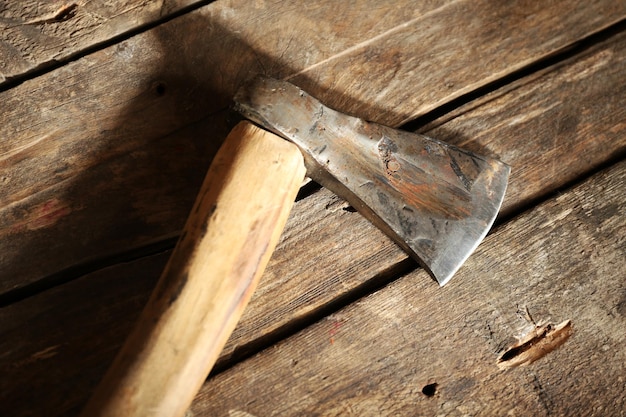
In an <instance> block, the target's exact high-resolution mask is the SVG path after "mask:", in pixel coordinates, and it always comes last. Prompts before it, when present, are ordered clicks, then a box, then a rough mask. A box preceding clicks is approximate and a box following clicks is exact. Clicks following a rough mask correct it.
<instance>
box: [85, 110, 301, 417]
mask: <svg viewBox="0 0 626 417" xmlns="http://www.w3.org/2000/svg"><path fill="white" fill-rule="evenodd" d="M304 175H305V167H304V162H303V160H302V154H301V153H300V151H299V149H298V148H297V147H296V146H295V145H293V144H292V143H290V142H287V141H285V140H284V139H281V138H279V137H278V136H275V135H274V134H272V133H269V132H266V131H264V130H261V129H259V128H257V127H255V126H254V125H252V124H250V123H248V122H241V123H240V124H238V125H237V126H236V127H235V128H234V129H233V130H232V131H231V133H230V134H229V135H228V137H227V139H226V141H225V142H224V144H223V145H222V147H221V149H220V150H219V152H218V154H217V155H216V157H215V159H214V161H213V163H212V165H211V168H210V169H209V172H208V174H207V176H206V178H205V180H204V183H203V185H202V188H201V189H200V193H199V195H198V198H197V200H196V202H195V204H194V206H193V209H192V212H191V215H190V217H189V219H188V220H187V223H186V225H185V228H184V229H183V232H182V235H181V237H180V239H179V241H178V243H177V245H176V248H175V249H174V252H173V254H172V256H171V258H170V260H169V262H168V264H167V266H166V268H165V270H164V272H163V274H162V275H161V278H160V280H159V282H158V284H157V286H156V288H155V290H154V292H153V293H152V295H151V297H150V300H149V301H148V304H147V305H146V307H145V309H144V310H143V312H142V314H141V316H140V318H139V321H138V323H137V325H136V327H135V329H134V330H133V332H132V333H131V335H130V336H129V338H128V339H127V340H126V343H125V344H124V346H123V347H122V349H121V351H120V352H119V353H118V355H117V357H116V358H115V360H114V362H113V364H112V366H111V367H110V368H109V370H108V372H107V373H106V375H105V377H104V379H103V380H102V381H101V383H100V385H99V386H98V388H97V389H96V391H95V393H94V395H93V396H92V397H91V399H90V400H89V402H88V403H87V406H86V407H85V408H84V409H83V412H82V416H84V417H87V416H88V417H95V416H99V417H102V416H110V417H120V416H124V417H137V416H148V415H149V416H164V417H165V416H167V417H172V416H182V415H184V413H185V412H186V410H187V408H188V407H189V405H190V404H191V402H192V400H193V398H194V396H195V395H196V393H197V391H198V390H199V389H200V387H201V385H202V383H203V382H204V381H205V379H206V377H207V376H208V374H209V371H210V370H211V368H212V366H213V364H214V363H215V361H216V360H217V358H218V356H219V353H220V351H221V350H222V348H223V347H224V344H225V343H226V341H227V339H228V337H229V336H230V334H231V332H232V331H233V329H234V327H235V325H236V324H237V321H238V320H239V317H240V316H241V314H242V312H243V309H244V308H245V306H246V304H247V303H248V300H249V299H250V296H251V295H252V292H253V291H254V288H255V287H256V284H257V282H258V280H259V278H260V276H261V274H262V273H263V270H264V269H265V266H266V265H267V262H268V261H269V258H270V255H271V253H272V251H273V250H274V248H275V246H276V244H277V242H278V239H279V237H280V234H281V232H282V229H283V227H284V225H285V222H286V221H287V217H288V215H289V211H290V209H291V207H292V205H293V201H294V200H295V197H296V194H297V192H298V189H299V187H300V185H301V183H302V180H303V179H304Z"/></svg>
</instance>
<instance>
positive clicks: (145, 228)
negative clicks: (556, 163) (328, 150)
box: [0, 0, 626, 293]
mask: <svg viewBox="0 0 626 417" xmlns="http://www.w3.org/2000/svg"><path fill="white" fill-rule="evenodd" d="M469 3H471V2H467V1H457V2H452V3H449V4H443V5H439V4H437V3H425V6H424V7H423V8H418V12H416V15H414V16H413V18H412V19H411V20H409V21H407V22H405V23H403V24H398V23H397V21H394V19H391V20H389V22H390V23H388V25H389V26H390V28H389V29H387V30H386V31H384V32H382V33H380V34H378V35H375V36H374V37H373V38H369V37H368V36H370V35H369V32H368V30H369V29H370V28H371V25H373V24H374V23H373V22H374V21H373V20H371V18H370V20H366V21H367V22H369V24H365V25H363V26H360V25H355V26H353V27H349V28H344V29H343V30H344V31H346V33H351V35H350V36H348V35H346V36H347V38H349V39H358V37H359V36H360V37H361V38H362V39H363V42H362V45H361V44H359V46H358V47H357V48H350V47H347V45H349V44H350V43H343V42H341V41H339V42H338V43H337V45H339V46H340V47H339V49H333V48H329V47H326V46H324V47H322V52H320V53H319V54H315V56H314V57H312V58H311V59H309V57H308V56H304V55H303V54H302V53H301V51H302V50H303V48H304V49H306V50H308V49H310V48H313V47H312V46H311V45H309V44H308V43H307V42H310V41H311V39H312V38H311V36H312V35H310V34H311V33H313V30H314V29H315V26H314V25H312V24H308V25H307V24H305V23H303V22H309V23H311V22H313V21H316V20H317V17H318V16H321V15H322V14H323V13H324V10H325V11H326V13H327V14H329V15H334V14H332V13H330V12H329V10H331V9H332V10H333V12H334V8H333V7H334V6H332V7H331V5H330V4H326V6H325V7H326V9H324V8H314V12H315V13H313V12H309V10H308V9H307V8H301V7H297V8H296V7H293V8H291V9H289V13H286V12H284V9H283V8H282V5H273V6H271V5H269V4H267V5H265V9H261V10H259V11H257V14H258V15H260V16H264V17H265V19H264V21H267V20H272V21H274V22H275V24H276V25H278V26H280V27H281V32H280V34H277V33H276V31H275V30H274V28H273V27H270V26H268V25H264V24H261V23H257V24H256V26H254V25H252V23H253V22H252V20H250V19H243V18H242V19H240V20H237V18H236V17H232V18H231V20H226V21H223V20H221V19H223V18H222V16H224V15H226V16H229V14H228V13H223V9H222V7H223V6H222V2H216V3H212V4H210V5H209V6H206V7H204V8H202V9H199V10H197V11H195V12H193V13H189V14H187V15H185V16H182V17H180V18H177V19H174V20H172V21H170V22H168V23H167V24H164V25H162V26H159V27H157V28H155V29H153V30H150V31H148V32H146V33H144V34H141V35H138V36H135V37H133V38H130V39H128V40H127V41H124V42H120V43H117V44H115V45H112V46H110V47H108V48H105V49H103V50H102V51H99V52H96V53H93V54H90V55H88V56H85V57H84V58H81V59H79V60H77V61H75V62H72V63H69V64H68V65H65V66H63V67H62V68H60V69H59V70H56V71H53V72H51V73H49V74H46V75H44V76H42V77H38V78H36V79H34V80H31V81H28V82H25V83H23V84H22V85H20V86H18V87H16V88H13V89H10V90H8V91H5V92H2V93H1V94H0V98H1V99H2V100H1V101H0V103H2V104H1V106H0V111H1V112H2V114H3V117H5V120H7V121H8V123H6V124H3V125H2V126H0V137H4V138H10V139H9V140H6V141H3V142H2V145H0V152H1V153H2V156H3V159H2V160H1V161H0V172H1V174H0V175H1V178H2V183H3V187H2V189H1V191H2V194H1V195H0V201H1V202H2V207H0V219H1V220H2V223H1V224H2V228H1V230H0V250H1V251H0V253H2V255H1V256H0V262H1V265H0V267H1V268H2V271H3V280H2V281H1V282H0V285H1V286H0V293H4V292H6V291H9V290H12V289H16V288H17V289H19V288H21V287H23V286H25V285H29V284H32V283H36V282H38V281H39V280H41V279H42V278H45V277H48V276H50V275H52V274H58V273H59V271H65V270H68V269H72V268H77V269H79V270H82V269H86V268H85V267H82V266H84V265H85V264H87V265H89V264H90V263H93V262H94V260H96V261H97V260H98V259H107V258H111V257H113V258H115V257H116V255H117V254H119V253H120V252H125V251H128V250H132V249H136V248H138V247H142V246H144V245H147V244H151V243H154V242H158V241H162V240H166V239H171V238H172V237H173V236H175V235H176V234H177V233H178V232H179V231H180V228H181V227H182V223H183V221H184V218H185V216H186V214H187V212H188V210H189V207H190V206H191V203H192V201H193V198H194V196H195V192H196V191H197V188H198V186H199V183H200V181H201V179H202V177H203V175H204V172H206V168H207V166H208V164H209V161H210V159H211V156H212V155H213V154H214V152H215V148H216V147H217V145H218V144H219V142H220V141H221V139H222V138H223V137H224V136H225V133H226V131H227V127H226V123H225V116H223V115H222V116H219V115H216V112H218V111H220V110H221V109H223V108H225V106H227V105H228V103H229V102H230V97H231V96H232V93H233V92H234V90H235V88H236V87H237V85H239V83H240V82H241V81H242V80H244V79H246V78H247V77H250V76H252V75H253V74H254V73H258V72H265V73H269V75H282V76H285V77H287V76H290V75H294V74H299V75H297V76H296V77H295V79H297V80H299V81H301V82H302V83H304V84H305V85H306V86H307V88H308V89H309V90H310V92H311V93H312V94H315V95H319V96H322V97H324V96H328V95H329V94H330V91H331V90H330V89H329V86H327V85H325V84H323V83H320V84H319V85H318V86H317V87H316V86H315V85H314V84H315V83H312V82H311V81H312V80H313V81H314V80H315V77H314V74H316V73H318V72H320V73H321V72H324V71H323V69H324V68H328V70H327V71H330V72H335V73H337V74H343V73H345V71H344V69H343V67H344V66H346V65H356V62H357V61H358V60H360V61H359V62H362V64H361V65H362V66H363V68H364V71H368V70H369V71H370V72H369V74H368V75H363V74H361V75H359V74H360V73H355V77H354V78H355V79H356V78H358V79H360V80H361V81H362V82H363V83H364V84H363V85H365V84H367V85H368V89H367V90H364V89H363V88H362V86H361V87H359V88H356V86H354V85H352V84H351V81H350V82H349V80H347V79H345V78H341V79H340V77H339V76H338V79H337V84H336V85H334V86H333V88H332V91H333V93H332V96H333V97H343V99H342V100H341V101H339V102H336V101H334V100H331V99H330V98H329V97H327V98H329V101H330V104H333V103H334V104H336V105H337V107H339V109H340V110H342V111H346V112H357V111H358V112H361V111H362V114H361V115H362V116H365V117H369V118H372V119H375V120H378V121H380V122H382V123H386V124H394V123H399V122H401V121H402V120H404V119H405V118H406V117H407V114H413V115H417V113H415V112H414V109H415V106H416V103H415V102H413V101H410V100H409V101H406V102H402V103H397V106H396V107H395V108H394V109H393V111H391V112H389V111H387V110H389V109H383V108H381V107H380V104H379V103H382V102H387V101H386V100H387V95H388V94H391V93H392V91H396V92H398V94H401V92H404V91H406V88H405V86H406V85H410V86H411V89H413V90H414V91H417V92H419V94H415V99H416V100H417V99H420V98H419V97H422V98H423V97H428V102H432V103H442V102H445V101H447V100H450V99H453V98H454V97H458V95H459V94H461V93H463V92H466V91H468V90H467V88H465V87H463V86H464V85H471V86H472V87H471V88H477V87H478V86H481V85H484V84H485V83H488V82H490V81H491V80H492V79H493V76H494V75H493V74H499V75H500V76H502V75H504V74H507V73H510V72H511V71H516V70H517V69H519V67H520V65H519V61H520V56H519V54H518V53H517V52H515V53H514V51H517V50H518V49H520V48H521V49H523V50H524V51H525V55H524V56H525V58H524V60H525V62H526V61H528V62H530V61H533V60H537V59H541V58H543V57H545V56H546V55H550V54H552V53H554V52H556V51H559V50H562V49H563V48H566V47H568V46H570V45H572V44H573V43H575V42H576V41H577V40H578V39H580V37H582V36H586V35H588V34H590V33H595V32H597V31H598V30H600V29H601V28H603V27H604V26H606V25H609V24H611V23H612V22H614V21H616V20H619V19H620V18H621V16H624V15H625V14H626V5H624V4H623V3H621V2H617V3H616V2H612V1H607V0H605V1H597V2H589V3H586V6H584V9H576V12H575V13H571V10H570V9H571V7H572V6H571V4H569V3H568V2H565V1H561V2H554V3H551V8H550V13H551V14H553V15H558V16H561V20H560V24H562V25H564V26H562V27H561V26H559V30H558V32H556V33H558V36H556V35H555V32H554V30H555V29H554V25H553V23H554V22H552V21H551V20H549V19H548V20H542V19H538V20H533V19H534V18H533V19H530V21H532V22H534V23H533V25H534V26H532V28H533V36H532V37H529V36H526V35H524V34H522V33H519V32H518V31H514V32H513V33H511V31H510V30H509V29H508V27H499V26H498V25H497V24H496V26H494V27H492V29H491V31H485V28H484V25H482V24H475V25H469V26H468V27H467V29H466V30H464V31H459V32H456V31H455V32H453V33H452V34H450V33H448V32H447V31H446V30H445V27H444V26H446V27H460V26H463V25H464V22H465V20H464V19H465V18H466V17H467V16H468V13H467V7H468V4H469ZM436 6H439V7H436ZM494 7H495V6H494ZM498 7H500V6H498ZM576 7H579V6H576ZM580 7H583V6H580ZM376 10H378V13H379V14H386V13H385V11H386V9H376ZM394 10H395V9H394ZM480 10H483V9H480ZM485 10H492V8H490V7H487V8H485ZM493 10H494V12H495V11H497V8H496V9H493ZM533 10H534V9H529V5H527V4H525V3H523V2H520V3H519V4H517V3H516V4H513V5H509V6H507V9H506V12H504V11H501V12H498V13H507V14H509V15H510V19H514V17H515V16H517V17H515V19H521V17H520V16H526V14H528V13H531V12H532V13H531V14H533V13H540V11H535V12H533ZM544 10H545V7H543V6H542V7H541V13H544ZM464 11H465V12H464ZM583 11H584V12H585V13H583ZM307 13H311V14H310V15H309V14H307ZM541 13H540V15H541ZM391 14H392V15H396V14H397V12H396V13H391ZM349 15H350V16H352V18H351V19H352V20H353V21H355V22H358V21H360V20H359V16H358V15H357V14H349ZM583 15H589V16H593V18H592V19H587V18H584V19H583V18H582V17H581V16H583ZM233 16H237V13H235V14H234V15H233ZM307 16H308V17H307ZM310 16H313V17H310ZM533 16H534V14H533ZM542 16H543V15H542ZM270 18H272V19H270ZM515 19H514V20H509V21H508V23H509V24H513V23H514V22H516V20H515ZM568 19H572V20H571V21H569V20H568ZM253 20H254V19H253ZM349 21H350V19H349ZM524 21H525V20H524ZM234 22H238V24H235V23H234ZM335 22H337V21H336V20H335ZM341 22H342V23H343V20H341ZM393 22H396V23H393ZM444 22H445V25H444ZM488 22H489V19H485V24H491V23H488ZM541 22H544V25H542V23H541ZM394 24H395V26H394ZM251 25H252V26H251ZM242 26H250V28H249V30H250V32H246V33H247V34H246V33H243V32H242V31H239V32H238V30H239V28H241V27H242ZM428 26H434V27H437V28H440V29H439V31H438V32H437V34H433V33H431V32H425V31H423V30H418V29H419V28H423V27H428ZM340 27H342V26H340ZM254 28H256V29H254ZM305 28H309V29H308V30H304V29H305ZM333 28H335V26H333V24H332V22H331V23H329V24H328V27H327V29H326V30H329V31H332V30H336V28H335V29H333ZM254 30H256V31H254ZM341 33H343V32H341ZM400 33H404V34H406V35H407V36H405V37H404V38H403V37H402V36H400V35H399V34H400ZM414 33H417V35H415V34H414ZM420 34H421V35H420ZM497 34H500V35H501V36H502V37H504V36H505V35H506V37H507V39H513V38H515V41H514V42H513V41H512V42H513V44H512V45H514V46H515V48H514V49H506V48H505V49H499V47H498V45H500V38H499V37H498V36H496V35H497ZM409 35H410V36H409ZM452 35H454V36H452ZM316 36H317V35H316ZM415 36H418V37H417V38H416V37H415ZM419 36H423V37H422V38H419ZM455 37H456V38H455ZM468 37H469V38H471V39H473V42H476V43H477V44H480V45H481V50H480V51H477V53H476V54H474V55H471V56H469V57H468V56H467V55H465V50H466V45H465V44H464V41H463V40H464V39H466V38H468ZM457 38H458V39H457ZM285 39H291V40H292V42H293V44H292V47H289V48H287V47H286V45H284V44H283V42H284V40H285ZM390 39H395V41H396V42H398V43H397V45H396V46H395V49H394V50H396V51H397V52H399V53H400V52H401V54H402V55H401V56H403V59H401V62H400V63H399V64H398V65H400V66H401V67H402V71H400V72H398V73H397V75H396V78H397V80H396V81H394V84H393V85H392V86H390V85H389V80H388V79H387V78H385V77H381V74H387V73H388V71H387V70H385V69H384V68H382V67H380V66H376V65H374V63H375V61H373V60H369V61H367V60H366V61H365V62H363V60H362V59H361V58H362V57H363V56H364V55H363V50H364V49H363V48H365V49H367V50H370V49H371V50H375V49H376V48H382V47H383V46H384V45H385V44H387V43H388V42H389V41H390ZM439 43H441V45H439ZM421 44H429V45H431V47H433V48H434V47H435V45H439V46H437V48H439V49H445V50H446V51H447V53H446V54H438V55H431V54H430V52H429V51H427V50H423V49H416V48H415V45H421ZM181 45H183V47H181ZM307 46H309V47H310V48H307ZM522 46H523V48H522ZM341 48H344V49H341ZM313 50H315V48H313ZM359 50H360V51H361V53H358V51H359ZM481 54H482V55H481ZM494 54H495V55H497V58H496V57H495V56H494ZM365 55H367V54H365ZM455 56H459V57H460V58H459V59H458V61H462V62H464V65H463V66H462V69H461V70H459V72H458V73H457V74H456V75H455V77H456V78H455V80H456V81H455V82H456V84H454V85H450V84H446V77H447V75H446V74H445V73H443V72H442V73H441V78H440V79H433V78H432V77H429V78H426V77H424V76H423V74H422V73H421V72H420V71H418V69H419V65H418V63H423V62H429V63H430V65H432V66H433V67H434V68H443V67H447V66H448V65H449V64H450V60H451V59H452V57H455ZM479 58H480V59H479ZM481 59H485V60H487V61H489V62H493V65H490V66H486V65H483V64H481V63H480V61H481ZM355 60H357V61H355ZM370 61H371V62H370ZM342 62H343V64H342ZM455 62H456V61H455ZM455 65H460V64H458V63H457V64H455ZM434 73H437V71H429V74H434ZM357 75H359V76H358V77H357ZM307 80H308V81H307ZM342 80H343V81H342ZM399 80H402V82H400V81H399ZM461 80H462V81H461ZM353 90H354V91H353ZM352 91H353V92H352ZM381 91H385V95H380V93H381ZM402 94H404V93H402ZM348 97H350V100H349V101H348V100H347V98H348ZM420 100H421V99H420ZM362 103H369V105H370V106H371V107H370V111H366V109H364V108H363V106H362ZM377 108H378V110H375V109H377ZM426 110H427V108H426V107H424V108H422V110H420V112H421V111H426ZM209 117H213V118H214V120H208V119H207V118H209ZM194 123H199V124H200V125H196V127H197V129H196V130H194V129H193V128H192V127H190V125H193V124H194ZM184 129H187V130H185V131H184V132H182V130H184ZM201 132H202V133H201ZM156 201H158V202H159V204H155V202H156ZM59 237H63V239H60V238H59ZM31 257H36V258H37V259H38V262H36V263H32V262H27V259H28V258H31ZM96 263H97V262H96Z"/></svg>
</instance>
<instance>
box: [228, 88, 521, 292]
mask: <svg viewBox="0 0 626 417" xmlns="http://www.w3.org/2000/svg"><path fill="white" fill-rule="evenodd" d="M235 107H236V109H237V110H238V111H239V112H241V113H242V114H243V115H244V116H246V117H248V118H250V119H251V120H253V121H254V122H256V123H258V124H260V125H261V126H263V127H265V128H267V129H269V130H271V131H273V132H274V133H276V134H278V135H280V136H282V137H284V138H286V139H288V140H290V141H292V142H293V143H295V144H296V145H298V147H299V148H300V149H301V151H302V153H303V155H304V159H305V164H306V166H307V171H308V172H307V173H308V175H309V177H310V178H311V179H313V180H314V181H316V182H318V183H320V184H321V185H323V186H325V187H327V188H328V189H330V190H331V191H333V192H335V193H336V194H337V195H339V196H340V197H342V198H344V199H345V200H347V201H348V202H349V203H350V204H351V205H352V206H353V207H354V208H356V209H357V210H358V211H359V212H360V213H362V214H363V215H364V216H366V217H367V218H368V219H369V220H370V221H372V222H373V223H374V224H375V225H376V226H378V227H379V228H380V229H381V230H383V231H384V232H385V233H386V234H387V235H389V236H390V237H391V238H392V239H393V240H394V241H395V242H396V243H397V244H399V245H400V246H401V247H402V248H403V249H404V250H406V251H407V252H408V253H409V254H410V255H411V257H413V258H414V259H415V260H417V261H418V262H419V263H420V264H421V265H422V266H423V267H424V268H425V269H426V270H427V271H428V272H429V273H430V274H431V275H432V276H433V277H434V278H435V279H436V280H437V281H438V282H439V284H440V285H444V284H445V283H446V282H448V281H449V280H450V278H452V276H453V275H454V273H455V272H456V271H457V270H458V269H459V268H460V267H461V265H462V264H463V262H465V260H466V259H467V258H468V257H469V255H470V254H471V253H472V251H473V250H474V249H475V248H476V247H477V246H478V244H479V243H480V241H481V240H482V239H483V238H484V237H485V235H486V234H487V232H488V231H489V229H490V227H491V225H492V224H493V221H494V220H495V218H496V215H497V213H498V210H499V209H500V205H501V204H502V200H503V198H504V193H505V190H506V184H507V180H508V176H509V172H510V169H509V167H508V166H507V165H506V164H504V163H502V162H500V161H498V160H496V159H493V158H488V157H484V156H479V155H476V154H474V153H472V152H468V151H465V150H463V149H460V148H457V147H455V146H452V145H449V144H446V143H444V142H441V141H437V140H434V139H431V138H429V137H426V136H423V135H419V134H415V133H410V132H406V131H402V130H397V129H393V128H390V127H386V126H382V125H379V124H376V123H371V122H366V121H364V120H362V119H359V118H357V117H352V116H348V115H345V114H342V113H339V112H337V111H335V110H332V109H330V108H328V107H326V106H324V105H323V104H322V103H320V102H319V101H317V100H316V99H315V98H313V97H311V96H310V95H308V94H307V93H305V92H304V91H303V90H301V89H300V88H298V87H296V86H294V85H293V84H290V83H288V82H286V81H279V80H275V79H271V78H267V77H258V78H256V79H254V80H253V81H251V82H250V83H249V84H247V85H246V86H244V87H243V88H242V89H240V90H239V92H238V93H237V95H236V96H235Z"/></svg>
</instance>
